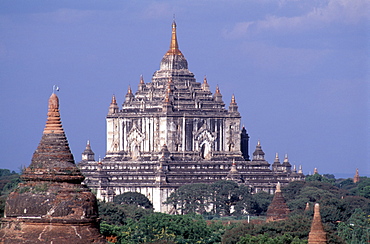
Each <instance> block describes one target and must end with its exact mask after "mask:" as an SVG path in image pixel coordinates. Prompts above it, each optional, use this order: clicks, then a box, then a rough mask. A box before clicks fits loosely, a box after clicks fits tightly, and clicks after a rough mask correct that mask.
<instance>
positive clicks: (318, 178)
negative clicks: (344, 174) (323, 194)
mask: <svg viewBox="0 0 370 244" xmlns="http://www.w3.org/2000/svg"><path fill="white" fill-rule="evenodd" d="M306 181H307V182H310V181H321V182H325V183H331V184H334V183H335V178H333V177H332V175H329V178H328V177H325V175H320V174H317V173H316V174H313V175H307V176H306Z"/></svg>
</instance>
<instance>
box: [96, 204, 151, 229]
mask: <svg viewBox="0 0 370 244" xmlns="http://www.w3.org/2000/svg"><path fill="white" fill-rule="evenodd" d="M98 208H99V217H100V218H101V220H102V221H105V222H106V223H107V224H111V225H125V224H127V222H128V221H129V220H139V219H140V218H142V217H144V216H146V215H149V214H151V213H153V209H143V208H141V207H137V206H135V205H128V204H117V203H114V202H101V201H99V202H98Z"/></svg>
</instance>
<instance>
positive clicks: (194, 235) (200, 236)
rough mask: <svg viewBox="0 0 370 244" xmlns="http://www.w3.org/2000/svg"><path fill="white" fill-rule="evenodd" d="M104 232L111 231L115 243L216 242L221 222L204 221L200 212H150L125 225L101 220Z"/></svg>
mask: <svg viewBox="0 0 370 244" xmlns="http://www.w3.org/2000/svg"><path fill="white" fill-rule="evenodd" d="M101 229H102V230H101V231H102V233H104V234H105V235H110V234H114V235H116V236H117V237H118V238H117V239H118V243H125V244H130V243H199V244H202V243H217V242H219V241H220V239H221V234H222V233H223V231H222V229H223V228H222V227H221V226H220V225H212V224H211V225H209V226H208V225H207V223H206V221H205V220H204V219H203V218H202V217H201V216H199V215H169V214H164V213H152V214H150V215H147V216H144V217H142V218H141V219H139V220H138V221H134V220H129V221H128V222H127V224H126V225H124V226H119V227H117V226H112V225H109V224H107V223H102V224H101Z"/></svg>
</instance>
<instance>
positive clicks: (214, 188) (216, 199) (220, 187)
mask: <svg viewBox="0 0 370 244" xmlns="http://www.w3.org/2000/svg"><path fill="white" fill-rule="evenodd" d="M210 190H211V198H212V204H213V213H214V214H217V215H225V216H230V215H231V207H232V206H233V205H236V204H237V202H239V201H240V200H241V199H242V196H243V193H242V192H241V191H240V189H239V186H238V184H237V183H236V182H233V181H224V180H222V181H216V182H215V183H213V184H212V185H211V187H210Z"/></svg>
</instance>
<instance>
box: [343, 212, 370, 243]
mask: <svg viewBox="0 0 370 244" xmlns="http://www.w3.org/2000/svg"><path fill="white" fill-rule="evenodd" d="M338 235H339V236H340V237H342V238H343V239H344V240H345V241H346V243H350V244H360V243H368V242H370V222H369V219H368V218H367V215H366V214H365V213H364V212H363V211H362V210H361V209H356V210H355V211H354V213H353V214H352V215H351V217H350V218H349V219H348V220H347V221H345V222H341V223H340V224H339V225H338Z"/></svg>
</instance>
